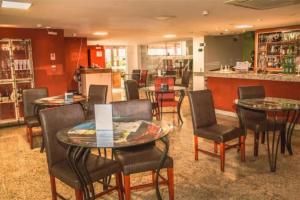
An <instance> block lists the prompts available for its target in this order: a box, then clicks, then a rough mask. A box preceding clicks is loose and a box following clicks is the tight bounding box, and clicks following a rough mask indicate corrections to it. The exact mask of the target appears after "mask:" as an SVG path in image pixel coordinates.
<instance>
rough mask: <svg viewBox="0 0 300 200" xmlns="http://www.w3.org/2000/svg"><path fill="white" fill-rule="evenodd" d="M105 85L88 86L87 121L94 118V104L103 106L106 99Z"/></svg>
mask: <svg viewBox="0 0 300 200" xmlns="http://www.w3.org/2000/svg"><path fill="white" fill-rule="evenodd" d="M107 88H108V86H107V85H90V87H89V95H88V104H87V114H86V116H87V119H94V118H95V111H94V106H95V104H105V103H106V98H107Z"/></svg>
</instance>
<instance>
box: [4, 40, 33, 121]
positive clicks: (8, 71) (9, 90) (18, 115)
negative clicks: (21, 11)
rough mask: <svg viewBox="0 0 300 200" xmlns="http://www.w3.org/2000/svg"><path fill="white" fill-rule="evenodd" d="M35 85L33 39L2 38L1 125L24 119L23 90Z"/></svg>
mask: <svg viewBox="0 0 300 200" xmlns="http://www.w3.org/2000/svg"><path fill="white" fill-rule="evenodd" d="M33 86H34V76H33V65H32V49H31V41H30V40H29V39H24V40H23V39H2V40H0V126H3V125H7V124H15V123H20V122H22V121H23V102H22V90H23V89H29V88H32V87H33Z"/></svg>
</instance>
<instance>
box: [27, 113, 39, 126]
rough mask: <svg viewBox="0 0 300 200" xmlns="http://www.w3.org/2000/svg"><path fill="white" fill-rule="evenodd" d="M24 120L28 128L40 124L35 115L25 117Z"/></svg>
mask: <svg viewBox="0 0 300 200" xmlns="http://www.w3.org/2000/svg"><path fill="white" fill-rule="evenodd" d="M24 121H25V124H26V125H27V126H28V127H29V128H33V127H38V126H40V122H39V120H38V118H37V117H36V116H30V117H25V118H24Z"/></svg>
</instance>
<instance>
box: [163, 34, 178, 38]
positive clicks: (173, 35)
mask: <svg viewBox="0 0 300 200" xmlns="http://www.w3.org/2000/svg"><path fill="white" fill-rule="evenodd" d="M175 37H176V35H175V34H166V35H164V38H175Z"/></svg>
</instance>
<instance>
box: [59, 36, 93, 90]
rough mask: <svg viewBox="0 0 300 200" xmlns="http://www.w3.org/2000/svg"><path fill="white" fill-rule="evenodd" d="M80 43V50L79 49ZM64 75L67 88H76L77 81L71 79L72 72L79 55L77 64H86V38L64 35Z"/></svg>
mask: <svg viewBox="0 0 300 200" xmlns="http://www.w3.org/2000/svg"><path fill="white" fill-rule="evenodd" d="M80 45H81V51H80ZM64 49H65V52H64V53H65V75H66V83H67V88H68V90H76V89H77V88H78V85H77V83H76V82H75V81H74V80H73V75H74V72H75V70H76V68H77V62H78V57H79V56H80V57H79V63H78V67H79V66H84V67H86V66H87V65H88V56H87V39H86V38H75V37H65V46H64Z"/></svg>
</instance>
